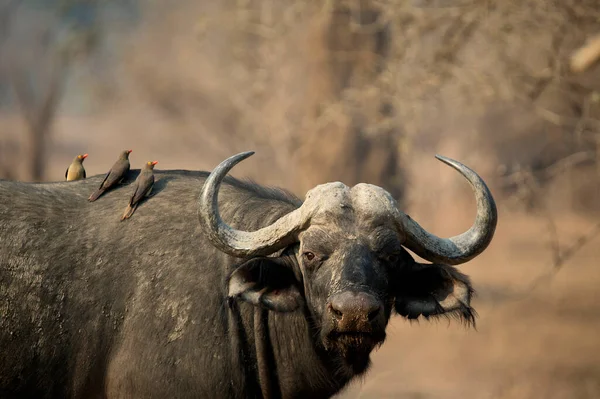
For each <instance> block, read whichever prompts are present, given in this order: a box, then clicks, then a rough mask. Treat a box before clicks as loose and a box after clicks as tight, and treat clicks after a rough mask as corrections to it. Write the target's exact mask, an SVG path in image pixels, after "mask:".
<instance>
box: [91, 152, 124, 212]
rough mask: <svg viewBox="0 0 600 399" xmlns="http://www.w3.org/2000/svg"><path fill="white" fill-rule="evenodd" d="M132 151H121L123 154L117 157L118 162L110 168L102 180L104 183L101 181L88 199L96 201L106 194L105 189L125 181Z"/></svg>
mask: <svg viewBox="0 0 600 399" xmlns="http://www.w3.org/2000/svg"><path fill="white" fill-rule="evenodd" d="M131 151H132V150H125V151H123V152H121V155H119V159H117V162H115V164H114V165H113V166H112V168H110V170H109V171H108V173H107V174H106V176H105V177H104V180H102V183H100V187H98V189H97V190H96V191H94V193H92V195H90V198H88V201H90V202H92V201H96V200H97V199H98V197H100V196H101V195H102V194H104V192H105V191H107V190H108V189H110V188H111V187H113V186H115V185H116V184H118V183H121V182H122V181H123V179H124V178H125V175H126V174H127V172H129V168H130V165H129V154H131Z"/></svg>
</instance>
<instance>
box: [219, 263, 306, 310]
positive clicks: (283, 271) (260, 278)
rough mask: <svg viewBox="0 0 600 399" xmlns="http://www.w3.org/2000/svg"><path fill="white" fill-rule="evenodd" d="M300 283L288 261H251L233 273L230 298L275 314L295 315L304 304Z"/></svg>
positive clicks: (230, 282)
mask: <svg viewBox="0 0 600 399" xmlns="http://www.w3.org/2000/svg"><path fill="white" fill-rule="evenodd" d="M299 287H300V283H299V281H298V280H297V278H296V276H295V275H294V271H293V265H292V264H291V261H290V260H289V259H288V258H287V257H285V256H281V257H274V258H271V257H257V258H253V259H250V260H248V261H246V262H244V263H242V264H241V265H240V266H238V267H237V269H236V270H235V271H234V272H233V273H231V276H230V277H229V282H228V297H229V298H230V299H235V298H239V299H240V300H242V301H245V302H248V303H251V304H253V305H254V306H262V307H264V308H266V309H269V310H272V311H275V312H284V313H285V312H293V311H295V310H297V309H298V308H299V307H300V306H302V305H303V304H304V298H303V296H302V294H301V290H300V288H299Z"/></svg>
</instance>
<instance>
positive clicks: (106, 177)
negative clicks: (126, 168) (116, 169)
mask: <svg viewBox="0 0 600 399" xmlns="http://www.w3.org/2000/svg"><path fill="white" fill-rule="evenodd" d="M111 171H112V169H111V170H109V171H108V173H106V175H105V176H104V180H102V183H100V186H98V190H100V189H101V188H102V187H103V186H104V182H105V181H106V179H108V176H109V175H110V172H111Z"/></svg>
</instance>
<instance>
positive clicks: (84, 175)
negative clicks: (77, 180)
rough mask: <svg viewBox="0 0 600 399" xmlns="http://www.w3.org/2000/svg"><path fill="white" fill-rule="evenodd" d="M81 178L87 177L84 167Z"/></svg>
mask: <svg viewBox="0 0 600 399" xmlns="http://www.w3.org/2000/svg"><path fill="white" fill-rule="evenodd" d="M83 178H84V179H87V175H86V174H85V169H83Z"/></svg>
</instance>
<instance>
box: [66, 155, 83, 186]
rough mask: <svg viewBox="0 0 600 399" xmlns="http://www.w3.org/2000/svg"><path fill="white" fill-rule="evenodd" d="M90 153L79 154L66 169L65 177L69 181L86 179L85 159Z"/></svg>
mask: <svg viewBox="0 0 600 399" xmlns="http://www.w3.org/2000/svg"><path fill="white" fill-rule="evenodd" d="M87 156H88V154H83V155H77V156H76V157H75V159H73V162H71V165H69V167H68V168H67V170H65V179H67V181H72V180H81V179H85V178H86V175H85V168H84V167H83V160H84V159H86V158H87Z"/></svg>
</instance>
